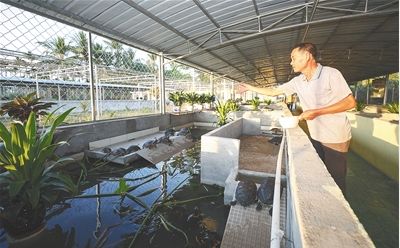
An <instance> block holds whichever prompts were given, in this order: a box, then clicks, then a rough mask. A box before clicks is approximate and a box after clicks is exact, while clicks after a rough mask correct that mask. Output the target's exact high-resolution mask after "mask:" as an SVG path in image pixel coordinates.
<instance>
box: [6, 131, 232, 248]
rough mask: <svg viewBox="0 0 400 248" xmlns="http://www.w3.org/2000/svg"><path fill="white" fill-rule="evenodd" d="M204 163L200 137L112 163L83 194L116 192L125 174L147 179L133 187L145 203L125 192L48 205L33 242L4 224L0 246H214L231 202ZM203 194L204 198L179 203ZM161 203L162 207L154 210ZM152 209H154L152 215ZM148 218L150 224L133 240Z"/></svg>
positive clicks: (134, 180)
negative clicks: (160, 153) (169, 153)
mask: <svg viewBox="0 0 400 248" xmlns="http://www.w3.org/2000/svg"><path fill="white" fill-rule="evenodd" d="M206 132H207V131H206V130H193V132H192V133H193V134H194V136H197V137H200V135H201V134H204V133H206ZM199 162H200V141H198V142H196V144H195V146H194V147H193V148H190V149H187V150H184V151H182V152H181V153H179V154H176V155H175V156H173V157H172V158H171V159H169V160H166V161H163V162H160V163H158V164H156V165H151V164H149V163H148V162H146V161H144V160H141V161H138V162H135V163H134V164H132V165H130V167H129V168H123V167H121V166H120V167H116V165H107V168H108V169H109V168H113V173H111V174H110V173H108V172H107V171H103V172H101V173H99V171H98V174H97V176H96V177H95V178H92V179H91V180H90V184H89V185H90V186H88V187H87V188H86V189H85V190H84V191H83V193H82V195H86V196H87V195H95V194H111V193H114V192H115V191H116V189H117V188H119V185H120V182H119V180H118V178H119V177H123V178H124V179H125V182H126V184H127V186H129V187H131V186H135V185H141V184H143V182H146V183H144V184H143V185H141V186H138V187H137V188H136V189H134V190H133V191H131V192H130V194H131V195H133V196H136V197H138V198H139V199H140V200H141V202H143V204H140V201H138V200H136V201H134V200H131V199H130V198H129V197H125V198H124V199H122V198H121V196H112V197H93V198H75V199H69V200H66V201H65V202H64V203H60V204H58V205H55V206H54V207H53V208H52V209H50V210H48V215H47V223H46V227H45V230H44V231H43V232H42V233H40V234H39V235H38V236H37V237H35V238H32V239H30V240H29V242H23V243H11V242H8V239H7V237H6V235H5V233H4V231H3V230H2V229H0V247H18V248H20V247H85V248H86V247H129V246H131V247H185V244H186V242H188V243H189V247H209V246H210V245H212V244H218V243H219V242H220V241H221V240H222V235H223V232H224V228H225V224H226V220H227V217H228V214H229V207H226V206H224V204H223V188H221V187H217V186H209V185H202V184H200V175H199V172H200V163H199ZM112 166H115V167H112ZM141 194H143V195H144V196H140V195H141ZM199 197H202V198H201V199H200V200H196V201H190V202H186V203H182V204H179V201H184V200H185V201H186V200H191V199H196V198H199ZM166 199H169V200H168V201H165V200H166ZM160 202H163V204H159V203H160ZM155 203H157V206H158V207H157V208H155V209H156V210H155V211H153V212H152V210H151V209H152V206H154V204H155ZM142 205H146V206H148V208H149V209H146V208H145V206H142ZM195 208H198V210H199V212H198V211H197V210H194V209H195ZM149 212H152V214H151V215H148V214H149ZM198 216H200V217H198ZM144 220H146V224H145V225H144V229H143V230H142V231H141V232H140V234H139V235H138V237H137V238H136V239H135V241H134V242H132V240H133V237H134V236H135V234H136V233H137V232H138V230H139V229H140V228H141V225H142V223H143V221H144ZM182 231H183V232H184V233H185V234H183V232H182ZM185 235H186V236H187V239H186V238H185Z"/></svg>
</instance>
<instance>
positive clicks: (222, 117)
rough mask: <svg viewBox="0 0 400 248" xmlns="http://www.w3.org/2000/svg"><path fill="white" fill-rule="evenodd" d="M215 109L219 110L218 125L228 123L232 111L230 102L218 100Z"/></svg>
mask: <svg viewBox="0 0 400 248" xmlns="http://www.w3.org/2000/svg"><path fill="white" fill-rule="evenodd" d="M215 111H216V112H217V117H218V121H217V125H218V126H223V125H225V124H226V123H228V114H229V112H230V109H229V103H228V102H225V103H221V102H220V101H217V105H216V107H215Z"/></svg>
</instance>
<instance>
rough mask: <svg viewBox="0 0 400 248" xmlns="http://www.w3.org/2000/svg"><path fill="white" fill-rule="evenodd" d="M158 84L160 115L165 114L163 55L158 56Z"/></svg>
mask: <svg viewBox="0 0 400 248" xmlns="http://www.w3.org/2000/svg"><path fill="white" fill-rule="evenodd" d="M158 56H159V57H158V68H159V70H158V82H159V87H160V113H161V114H162V115H163V114H165V78H164V54H163V53H160V54H159V55H158Z"/></svg>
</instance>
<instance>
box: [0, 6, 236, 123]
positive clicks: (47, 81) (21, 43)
mask: <svg viewBox="0 0 400 248" xmlns="http://www.w3.org/2000/svg"><path fill="white" fill-rule="evenodd" d="M0 14H1V16H2V22H1V23H0V37H1V39H0V104H2V103H4V102H6V101H7V100H10V99H13V98H14V97H15V96H22V95H27V94H29V93H32V92H35V93H36V95H37V96H38V97H40V98H41V99H42V101H45V102H55V103H57V104H56V105H55V106H54V107H53V109H56V108H61V110H66V109H69V108H72V107H74V108H75V109H74V111H73V112H72V114H71V115H70V116H69V119H67V122H70V123H72V122H85V121H90V120H91V119H92V117H91V115H92V111H94V110H96V111H95V117H96V119H98V120H102V119H111V118H119V117H129V116H136V115H146V114H152V113H159V112H160V104H161V101H160V79H159V64H158V62H159V56H157V55H155V54H150V53H146V52H144V51H141V50H138V49H136V48H133V47H130V46H127V45H125V44H122V43H120V42H118V41H115V40H110V39H107V38H104V37H101V36H99V35H91V40H90V42H91V46H92V50H91V54H89V49H88V47H89V46H88V44H89V35H88V33H87V32H84V31H82V30H79V29H76V28H73V27H70V26H67V25H64V24H62V23H59V22H57V21H53V20H50V19H48V18H45V17H42V16H38V15H35V14H33V13H30V12H27V11H23V10H20V9H18V8H15V7H11V6H9V5H7V4H4V3H0ZM89 56H91V59H92V63H93V70H91V69H90V68H91V67H90V66H89ZM91 72H92V74H91ZM91 75H92V78H93V80H92V81H93V87H94V100H93V101H94V106H92V104H91V102H92V100H91V91H90V86H91V80H90V79H91ZM164 80H165V91H166V92H165V96H166V98H167V99H166V104H167V111H172V103H171V102H170V101H169V100H168V96H169V94H170V93H171V92H175V91H184V92H186V93H187V92H196V93H198V94H201V93H211V92H212V91H213V90H214V92H215V94H216V95H217V97H218V98H220V99H224V100H226V99H228V98H231V92H232V91H233V82H231V81H229V82H228V80H226V79H222V78H218V77H215V79H214V80H213V79H212V76H211V75H210V74H209V73H206V72H203V71H199V70H197V69H194V68H191V67H189V66H185V65H182V64H180V63H177V62H174V61H169V60H167V59H166V60H165V63H164ZM212 81H213V83H212ZM225 91H227V92H228V93H227V92H225ZM195 107H199V106H195ZM2 118H3V121H7V120H6V119H4V118H6V117H2Z"/></svg>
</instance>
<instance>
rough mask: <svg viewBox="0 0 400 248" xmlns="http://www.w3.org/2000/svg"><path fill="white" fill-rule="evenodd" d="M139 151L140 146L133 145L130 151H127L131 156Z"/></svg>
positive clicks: (129, 148)
mask: <svg viewBox="0 0 400 248" xmlns="http://www.w3.org/2000/svg"><path fill="white" fill-rule="evenodd" d="M139 150H140V146H138V145H131V146H129V147H128V149H126V153H127V154H129V153H133V152H136V151H139Z"/></svg>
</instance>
